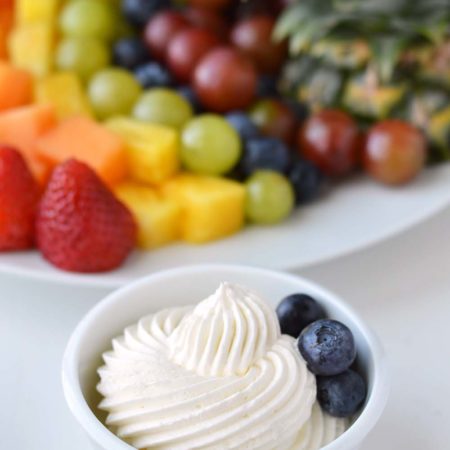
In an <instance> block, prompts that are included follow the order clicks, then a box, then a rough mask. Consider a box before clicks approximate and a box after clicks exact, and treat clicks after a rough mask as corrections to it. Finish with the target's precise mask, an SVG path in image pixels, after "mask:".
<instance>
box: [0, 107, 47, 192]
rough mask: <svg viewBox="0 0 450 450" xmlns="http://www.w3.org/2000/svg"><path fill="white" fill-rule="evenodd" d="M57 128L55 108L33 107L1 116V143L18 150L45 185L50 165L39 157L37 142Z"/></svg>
mask: <svg viewBox="0 0 450 450" xmlns="http://www.w3.org/2000/svg"><path fill="white" fill-rule="evenodd" d="M55 126H56V117H55V113H54V111H53V108H52V107H50V106H48V105H33V106H26V107H24V108H17V109H13V110H11V111H7V112H4V113H2V114H0V142H2V143H3V144H6V145H10V146H12V147H15V148H17V149H18V150H19V151H20V152H21V153H22V155H23V157H24V158H25V160H26V162H27V163H28V166H29V167H30V170H31V172H32V173H33V175H34V176H35V178H36V179H37V180H38V181H39V183H41V184H44V183H45V181H46V180H47V178H48V175H49V174H50V165H49V164H48V163H46V162H45V161H43V160H41V158H40V157H39V156H38V155H37V150H36V142H37V140H38V138H39V137H40V136H42V135H43V134H44V133H46V132H47V131H49V130H51V129H52V128H53V127H55Z"/></svg>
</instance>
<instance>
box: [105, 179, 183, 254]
mask: <svg viewBox="0 0 450 450" xmlns="http://www.w3.org/2000/svg"><path fill="white" fill-rule="evenodd" d="M114 192H115V194H116V195H117V197H118V198H119V199H120V200H121V201H122V202H123V203H125V205H126V206H127V207H128V208H129V209H130V210H131V212H132V213H133V215H134V218H135V220H136V223H137V225H138V245H139V246H140V247H141V248H144V249H153V248H157V247H161V246H163V245H165V244H168V243H170V242H173V241H175V240H177V239H179V237H180V223H181V208H180V205H179V204H178V202H177V201H174V200H173V199H170V198H165V197H163V196H162V195H161V193H159V192H158V191H156V190H155V189H153V188H151V187H147V186H143V185H140V184H136V183H132V182H125V183H122V184H120V185H119V186H117V187H116V188H115V190H114Z"/></svg>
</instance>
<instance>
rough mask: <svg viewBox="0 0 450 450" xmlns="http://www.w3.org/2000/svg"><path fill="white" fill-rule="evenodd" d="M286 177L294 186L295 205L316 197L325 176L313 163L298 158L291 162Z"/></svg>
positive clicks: (320, 190)
mask: <svg viewBox="0 0 450 450" xmlns="http://www.w3.org/2000/svg"><path fill="white" fill-rule="evenodd" d="M288 177H289V180H290V181H291V183H292V186H293V187H294V191H295V203H296V204H297V205H300V204H303V203H308V202H310V201H312V200H314V199H315V198H317V197H318V196H319V195H320V193H321V192H322V188H323V186H324V182H325V176H324V175H323V174H322V172H320V170H319V169H318V168H317V167H316V166H315V165H314V164H312V163H311V162H309V161H305V160H302V159H299V158H297V159H295V160H294V161H293V162H292V165H291V167H290V168H289V172H288Z"/></svg>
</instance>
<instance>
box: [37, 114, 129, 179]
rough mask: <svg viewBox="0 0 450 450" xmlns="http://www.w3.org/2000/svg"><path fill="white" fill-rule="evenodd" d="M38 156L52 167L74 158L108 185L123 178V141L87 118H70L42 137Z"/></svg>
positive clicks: (38, 146) (124, 171) (124, 158)
mask: <svg viewBox="0 0 450 450" xmlns="http://www.w3.org/2000/svg"><path fill="white" fill-rule="evenodd" d="M37 150H38V154H39V156H40V157H41V158H43V159H44V160H45V161H47V162H48V163H49V164H51V165H52V166H55V165H57V164H60V163H62V162H63V161H65V160H67V159H70V158H75V159H77V160H79V161H82V162H84V163H86V164H88V165H89V166H90V167H91V168H92V169H94V170H95V171H96V172H97V174H98V175H99V176H100V177H101V178H103V180H104V181H105V182H106V183H108V184H115V183H117V182H118V181H121V180H122V179H123V178H124V177H125V175H126V172H127V170H126V167H127V166H126V154H125V149H124V145H123V143H122V140H121V139H120V138H119V137H118V136H116V135H115V134H114V133H113V132H111V131H109V130H108V129H107V128H105V127H104V126H102V125H101V124H99V123H97V122H95V121H94V120H92V119H89V118H87V117H81V116H79V117H72V118H70V119H67V120H65V121H63V122H61V123H60V125H59V126H57V127H56V128H54V129H53V130H51V131H49V132H48V133H46V134H45V135H44V136H42V137H41V138H40V139H39V140H38V143H37Z"/></svg>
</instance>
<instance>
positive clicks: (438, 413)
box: [0, 210, 450, 450]
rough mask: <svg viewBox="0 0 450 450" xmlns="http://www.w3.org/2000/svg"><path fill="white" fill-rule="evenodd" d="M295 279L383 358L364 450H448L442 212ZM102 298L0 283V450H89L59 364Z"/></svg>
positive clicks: (449, 330) (446, 219)
mask: <svg viewBox="0 0 450 450" xmlns="http://www.w3.org/2000/svg"><path fill="white" fill-rule="evenodd" d="M301 274H302V275H305V276H307V277H309V278H311V279H313V280H315V281H317V282H319V283H322V284H324V285H325V286H326V287H328V288H330V289H332V290H334V291H336V292H337V293H338V294H340V295H341V296H343V297H344V298H345V299H347V301H348V302H349V303H351V304H352V305H353V306H354V307H355V308H356V309H357V310H358V311H359V312H360V314H361V315H362V316H363V317H364V318H365V319H366V320H367V321H368V322H369V324H370V325H371V326H372V327H373V328H374V329H375V330H376V332H377V333H378V335H379V336H380V338H381V340H382V341H383V343H384V345H385V347H386V350H387V352H388V354H389V357H390V363H391V370H392V393H391V397H390V400H389V403H388V407H387V410H386V412H385V414H384V416H383V418H382V420H381V421H380V423H379V425H378V426H377V427H376V429H375V430H374V431H373V433H372V434H371V435H370V436H369V438H368V440H367V442H366V443H365V445H364V447H363V448H364V450H380V449H383V450H391V449H392V450H394V449H395V450H399V449H401V450H448V449H450V350H449V347H450V346H449V343H450V210H448V211H446V212H444V213H442V214H440V215H439V216H436V217H435V218H433V219H431V220H429V221H428V222H426V223H424V224H422V225H420V226H419V227H417V228H415V229H414V230H411V231H409V232H407V233H404V234H403V235H402V236H400V237H397V238H396V239H392V240H389V241H386V242H385V243H383V244H381V245H379V246H377V247H374V248H371V249H369V250H366V251H364V252H361V253H358V254H355V255H352V256H348V257H345V258H342V259H339V260H335V261H333V262H330V263H327V264H325V265H321V266H319V267H315V268H310V269H307V270H303V271H301ZM104 294H105V291H102V290H97V291H95V290H83V289H76V288H75V289H74V288H73V287H69V288H67V287H62V286H55V285H53V286H52V285H46V284H44V283H38V282H31V281H28V280H25V279H20V278H12V277H6V276H0V449H2V450H84V449H87V448H89V444H88V441H87V440H86V438H85V436H84V435H83V432H82V431H81V430H80V429H79V427H78V425H77V424H76V423H75V421H74V420H73V419H72V417H71V415H70V413H69V411H68V409H67V408H66V405H65V403H64V399H63V395H62V389H61V384H60V363H61V356H62V353H63V350H64V347H65V344H66V341H67V339H68V337H69V335H70V333H71V330H72V329H73V328H74V326H75V325H76V323H77V322H78V320H79V319H80V318H81V317H82V316H83V314H84V313H85V312H86V311H87V310H88V309H89V308H90V307H91V306H92V305H93V304H94V303H95V302H96V301H97V300H99V299H100V298H101V297H102V296H103V295H104Z"/></svg>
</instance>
